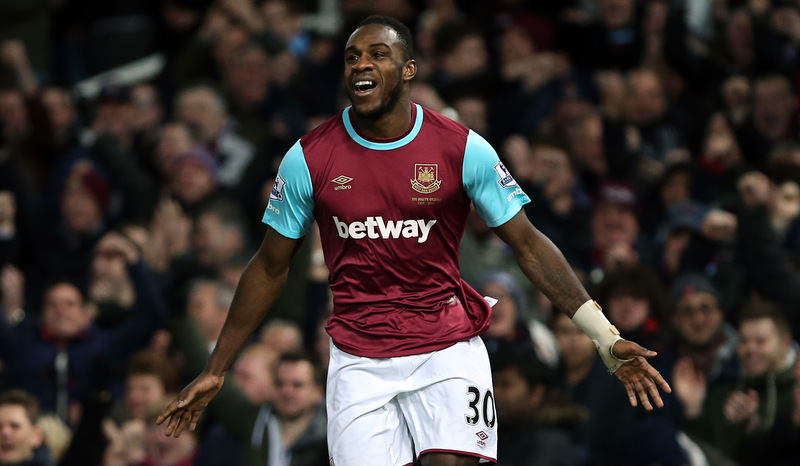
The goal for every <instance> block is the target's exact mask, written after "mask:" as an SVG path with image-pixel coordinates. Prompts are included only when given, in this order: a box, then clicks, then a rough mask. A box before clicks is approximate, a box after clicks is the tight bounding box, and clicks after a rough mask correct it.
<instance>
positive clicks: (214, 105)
mask: <svg viewBox="0 0 800 466" xmlns="http://www.w3.org/2000/svg"><path fill="white" fill-rule="evenodd" d="M175 112H176V115H177V117H178V119H179V120H180V121H183V122H184V123H187V124H189V125H190V126H193V127H194V128H195V129H196V130H197V133H198V135H199V137H200V140H201V142H202V143H203V145H204V146H205V148H206V150H208V151H209V152H210V153H211V154H212V156H213V158H214V162H215V163H216V166H217V167H218V174H219V181H220V183H222V184H223V185H225V186H228V187H233V186H235V185H236V184H237V183H238V182H239V181H240V180H241V179H242V176H243V175H244V171H245V170H246V169H247V166H248V165H249V164H250V162H251V161H252V160H253V157H254V154H255V152H254V147H253V145H252V144H251V143H249V142H247V141H246V140H245V139H243V138H242V137H241V136H239V135H238V134H237V133H236V132H235V131H234V128H233V126H232V121H231V119H230V117H229V115H228V108H227V104H226V103H225V100H224V99H223V98H222V96H221V95H220V94H219V93H218V92H217V91H216V90H214V89H213V88H212V87H210V86H196V87H190V88H188V89H184V90H183V91H182V92H181V93H180V94H179V95H178V97H177V100H176V103H175Z"/></svg>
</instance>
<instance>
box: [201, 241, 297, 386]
mask: <svg viewBox="0 0 800 466" xmlns="http://www.w3.org/2000/svg"><path fill="white" fill-rule="evenodd" d="M263 262H264V261H263V259H261V258H260V257H259V256H256V257H255V258H254V259H253V260H252V261H250V264H248V266H247V268H246V269H245V271H244V273H243V274H242V278H241V280H240V281H239V285H238V286H237V288H236V293H235V294H234V297H233V302H232V303H231V308H230V311H229V312H228V317H227V319H226V320H225V325H223V327H222V332H221V333H220V336H219V340H218V341H217V345H216V346H215V347H214V351H213V352H212V353H211V357H210V358H209V361H208V364H207V366H206V371H208V372H211V373H213V374H216V375H220V376H222V375H224V374H225V372H226V371H227V370H228V367H230V365H231V363H232V362H233V359H234V358H235V357H236V354H237V353H238V352H239V350H240V349H241V347H242V345H243V344H244V342H245V341H246V340H247V338H248V337H249V336H250V335H251V334H252V333H253V332H254V331H255V329H256V327H258V325H259V324H260V323H261V321H262V320H263V319H264V316H265V315H266V313H267V310H268V309H269V308H270V307H271V306H272V303H273V302H274V301H275V299H277V297H278V295H279V294H280V292H281V290H282V289H283V285H284V283H286V277H287V275H288V272H289V269H288V267H287V268H285V269H283V270H270V268H269V267H267V266H266V265H265V264H264V263H263Z"/></svg>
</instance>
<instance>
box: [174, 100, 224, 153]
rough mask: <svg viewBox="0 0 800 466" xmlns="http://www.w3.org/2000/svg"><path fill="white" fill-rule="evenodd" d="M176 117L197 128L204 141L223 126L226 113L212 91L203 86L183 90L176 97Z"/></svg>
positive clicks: (208, 139) (215, 134)
mask: <svg viewBox="0 0 800 466" xmlns="http://www.w3.org/2000/svg"><path fill="white" fill-rule="evenodd" d="M176 114H177V115H178V119H179V120H180V121H182V122H184V123H186V124H188V125H190V126H194V127H196V128H197V129H198V132H199V133H200V135H201V138H202V139H203V140H204V141H211V140H212V139H214V138H215V137H216V136H217V134H218V133H219V132H220V131H221V130H222V128H223V127H224V126H225V121H226V120H227V115H226V114H225V112H224V110H223V109H222V108H220V107H219V105H218V103H217V101H216V98H215V96H214V94H213V92H212V91H210V90H208V89H204V88H197V89H191V90H188V91H184V93H183V94H181V95H180V97H179V98H178V105H177V108H176Z"/></svg>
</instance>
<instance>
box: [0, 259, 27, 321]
mask: <svg viewBox="0 0 800 466" xmlns="http://www.w3.org/2000/svg"><path fill="white" fill-rule="evenodd" d="M24 292H25V276H24V275H23V274H22V272H21V271H20V270H19V269H18V268H16V267H14V266H13V265H11V264H6V265H5V266H3V268H2V269H0V293H2V295H3V300H2V303H0V305H2V307H3V313H4V314H5V319H6V320H8V321H9V322H19V321H21V320H22V319H23V318H24V317H25V312H24V311H23V310H22V309H23V306H24V305H25V297H24V294H25V293H24Z"/></svg>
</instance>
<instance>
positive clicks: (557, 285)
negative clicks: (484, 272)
mask: <svg viewBox="0 0 800 466" xmlns="http://www.w3.org/2000/svg"><path fill="white" fill-rule="evenodd" d="M494 230H495V232H496V233H497V235H498V236H499V237H500V238H501V239H502V240H503V241H505V242H506V243H507V244H508V245H509V246H510V247H511V249H512V250H513V251H514V257H515V258H516V260H517V263H518V264H519V266H520V268H521V269H522V271H523V273H525V276H526V277H528V279H529V280H530V281H531V283H533V284H534V286H536V287H537V288H538V289H539V290H540V291H541V292H542V293H544V294H545V296H547V297H548V298H549V299H550V301H551V302H552V303H553V304H554V305H555V306H556V307H557V308H558V309H560V310H561V311H562V312H564V313H565V314H567V315H568V316H569V317H571V318H572V320H573V322H575V324H576V325H577V326H578V327H579V328H580V329H581V330H583V331H584V332H585V333H586V334H587V335H589V337H590V338H591V339H592V340H594V342H595V345H596V346H597V348H598V351H599V352H600V356H601V357H602V359H603V362H605V363H606V366H608V368H609V372H611V373H613V374H614V375H616V376H617V377H618V378H619V379H620V380H621V381H622V383H623V384H625V388H626V389H627V391H628V397H629V399H630V402H631V405H633V406H636V405H637V404H638V402H637V398H636V395H637V394H638V397H639V400H640V401H641V403H642V406H644V408H645V409H647V410H648V411H649V410H652V409H653V406H652V405H651V404H650V399H649V397H652V398H653V401H654V402H655V404H656V406H658V407H659V408H660V407H662V406H664V403H663V401H662V400H661V396H660V395H659V392H658V387H661V389H662V390H664V391H665V392H667V393H669V392H670V391H671V389H670V387H669V385H668V384H667V382H666V381H665V380H664V378H663V377H662V376H661V374H659V373H658V371H656V370H655V369H654V368H653V367H652V366H651V365H650V364H649V363H648V362H647V361H646V360H645V358H651V357H653V356H655V355H656V353H655V352H654V351H649V350H646V349H644V348H642V347H641V346H639V345H637V344H636V343H634V342H632V341H627V340H624V339H622V338H621V337H620V336H619V332H618V331H617V329H616V328H615V327H614V326H613V325H611V323H610V322H608V320H607V319H606V318H605V316H604V315H603V313H602V312H601V309H600V306H599V305H597V303H595V302H594V301H593V300H591V299H590V297H589V293H587V292H586V289H585V288H584V287H583V285H582V284H581V282H580V281H579V280H578V277H577V276H576V275H575V273H574V272H573V271H572V268H571V267H570V266H569V264H568V263H567V260H566V259H565V258H564V255H563V254H561V251H559V250H558V248H557V247H556V246H555V245H554V244H553V243H552V242H551V241H550V240H549V239H548V238H547V237H546V236H545V235H544V234H542V233H541V232H540V231H539V230H537V229H536V228H535V227H534V226H533V225H532V224H531V222H530V221H529V220H528V218H527V217H526V216H525V213H524V211H520V212H518V213H517V215H515V216H514V217H513V218H512V219H511V220H509V221H508V222H506V223H504V224H503V225H500V226H498V227H496V228H495V229H494Z"/></svg>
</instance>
